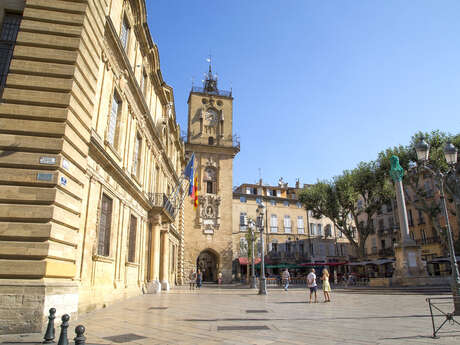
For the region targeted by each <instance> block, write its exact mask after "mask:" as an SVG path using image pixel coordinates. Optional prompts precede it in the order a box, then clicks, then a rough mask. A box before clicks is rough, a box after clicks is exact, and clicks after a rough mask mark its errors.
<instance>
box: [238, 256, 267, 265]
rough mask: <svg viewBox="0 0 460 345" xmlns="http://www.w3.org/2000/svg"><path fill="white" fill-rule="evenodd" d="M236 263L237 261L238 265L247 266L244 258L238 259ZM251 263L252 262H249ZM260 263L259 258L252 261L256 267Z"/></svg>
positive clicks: (246, 260) (246, 259)
mask: <svg viewBox="0 0 460 345" xmlns="http://www.w3.org/2000/svg"><path fill="white" fill-rule="evenodd" d="M238 261H239V263H240V265H247V264H248V258H246V257H240V258H238ZM251 261H252V260H251ZM260 261H261V259H260V258H255V259H254V263H255V264H256V265H257V264H258V263H259V262H260ZM251 264H252V262H251Z"/></svg>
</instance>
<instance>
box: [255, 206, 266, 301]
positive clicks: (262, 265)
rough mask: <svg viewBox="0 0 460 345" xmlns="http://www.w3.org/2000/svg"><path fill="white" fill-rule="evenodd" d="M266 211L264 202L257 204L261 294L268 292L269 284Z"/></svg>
mask: <svg viewBox="0 0 460 345" xmlns="http://www.w3.org/2000/svg"><path fill="white" fill-rule="evenodd" d="M264 213H265V205H264V203H263V202H261V203H260V204H259V206H257V226H258V227H259V230H260V246H261V250H260V258H261V261H260V280H259V295H266V294H267V286H266V281H265V254H264Z"/></svg>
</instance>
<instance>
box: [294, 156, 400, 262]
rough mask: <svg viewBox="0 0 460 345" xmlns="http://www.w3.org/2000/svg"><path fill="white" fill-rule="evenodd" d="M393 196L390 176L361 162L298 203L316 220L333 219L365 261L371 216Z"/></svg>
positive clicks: (322, 183)
mask: <svg viewBox="0 0 460 345" xmlns="http://www.w3.org/2000/svg"><path fill="white" fill-rule="evenodd" d="M393 195H394V193H393V189H392V187H391V183H390V182H389V179H388V176H387V175H386V174H385V172H384V171H382V169H381V168H380V166H379V165H378V164H377V163H376V162H368V163H366V162H361V163H360V164H359V165H358V167H357V168H355V169H353V170H345V171H344V172H343V173H342V175H339V176H336V177H334V178H333V179H332V180H331V181H320V182H317V183H316V184H314V185H311V186H308V187H306V188H305V189H304V190H302V191H301V192H300V194H299V200H300V202H302V203H303V204H304V206H305V208H306V209H307V210H311V211H312V213H313V216H314V217H316V218H319V217H321V216H325V217H328V218H329V219H331V221H332V222H333V223H334V225H335V226H336V228H337V229H338V230H339V231H341V232H342V233H343V234H344V236H345V237H346V238H347V239H348V240H349V241H350V243H351V245H352V246H353V247H354V248H355V250H356V254H357V256H358V257H364V255H365V244H366V239H367V237H368V236H369V234H370V233H371V232H372V231H373V230H374V228H373V227H374V224H373V222H372V220H371V219H372V216H373V215H374V214H375V213H376V212H377V211H378V210H379V209H381V207H382V205H383V204H386V203H387V202H388V201H389V200H390V199H391V198H392V197H393ZM358 201H359V202H358ZM355 230H356V231H357V236H356V234H355Z"/></svg>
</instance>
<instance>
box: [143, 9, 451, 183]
mask: <svg viewBox="0 0 460 345" xmlns="http://www.w3.org/2000/svg"><path fill="white" fill-rule="evenodd" d="M147 9H148V19H149V26H150V31H151V33H152V37H153V39H154V41H155V43H156V44H157V45H158V47H159V51H160V63H161V69H162V73H163V77H164V79H165V81H166V82H167V83H168V84H169V85H171V86H172V87H173V88H174V93H175V103H176V113H177V120H178V122H179V124H180V126H181V129H182V130H184V131H185V130H186V129H187V97H188V93H189V92H190V87H191V80H192V77H194V80H195V85H197V84H201V80H202V79H203V78H202V76H203V73H204V72H206V70H207V63H206V57H207V55H208V54H209V52H211V54H212V56H213V66H214V70H215V72H217V73H218V75H219V85H218V86H219V88H220V89H226V90H228V89H230V87H232V88H233V96H234V114H233V131H234V133H235V134H238V135H239V136H240V138H241V152H240V153H239V154H238V155H237V157H236V159H235V161H234V178H233V184H234V185H239V184H241V183H244V182H249V183H253V182H255V181H257V180H258V178H259V168H260V169H261V174H262V178H263V179H264V182H266V183H270V184H276V183H277V181H278V179H279V177H280V176H283V177H284V180H285V181H288V182H289V184H290V185H293V184H294V182H295V179H296V178H300V181H301V183H314V182H316V181H317V180H318V179H325V178H331V177H332V176H334V175H337V174H340V173H341V172H342V171H343V170H344V169H350V168H353V167H355V166H356V164H357V163H359V162H360V161H368V160H372V159H375V158H376V155H377V153H378V152H379V151H381V150H383V149H385V148H387V147H389V146H394V145H398V144H407V143H408V142H409V140H410V137H411V135H412V134H414V133H415V132H416V131H418V130H423V131H431V130H433V129H440V130H442V131H446V132H451V133H459V132H460V20H459V13H460V1H458V0H452V1H447V0H443V1H433V0H428V1H402V0H399V1H393V0H385V1H372V0H362V1H360V0H350V1H343V0H336V1H326V0H321V1H320V0H317V1H310V0H296V1H289V0H278V1H275V0H257V1H256V0H251V1H248V0H231V1H228V0H227V1H221V0H214V1H210V0H208V1H201V0H194V1H189V0H188V1H186V0H183V1H171V0H155V1H153V0H147ZM200 86H201V85H200Z"/></svg>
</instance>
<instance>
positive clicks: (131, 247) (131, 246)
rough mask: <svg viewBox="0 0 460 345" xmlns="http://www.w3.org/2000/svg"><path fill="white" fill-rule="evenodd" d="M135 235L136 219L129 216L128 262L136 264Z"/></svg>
mask: <svg viewBox="0 0 460 345" xmlns="http://www.w3.org/2000/svg"><path fill="white" fill-rule="evenodd" d="M136 233H137V218H136V217H134V216H133V215H131V222H130V225H129V242H128V261H129V262H136Z"/></svg>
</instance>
